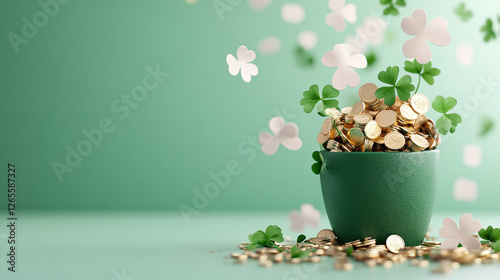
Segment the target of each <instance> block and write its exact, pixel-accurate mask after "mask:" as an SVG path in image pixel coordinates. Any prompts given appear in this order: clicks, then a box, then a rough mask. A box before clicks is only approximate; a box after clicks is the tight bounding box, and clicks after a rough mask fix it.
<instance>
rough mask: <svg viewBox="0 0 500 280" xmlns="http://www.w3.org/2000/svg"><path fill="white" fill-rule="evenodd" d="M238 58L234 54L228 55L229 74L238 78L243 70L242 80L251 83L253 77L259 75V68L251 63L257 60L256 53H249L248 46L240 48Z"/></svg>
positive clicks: (237, 53)
mask: <svg viewBox="0 0 500 280" xmlns="http://www.w3.org/2000/svg"><path fill="white" fill-rule="evenodd" d="M236 56H237V57H238V59H236V58H235V57H234V56H233V55H232V54H228V55H227V57H226V62H227V65H228V66H229V68H228V69H229V73H230V74H231V75H233V76H236V75H238V73H239V72H240V69H241V78H242V79H243V81H245V82H247V83H249V82H250V81H251V80H252V76H256V75H257V74H258V73H259V69H258V68H257V66H256V65H255V64H252V63H250V62H252V61H254V60H255V52H254V51H249V50H248V49H247V47H246V46H240V47H239V48H238V51H237V52H236Z"/></svg>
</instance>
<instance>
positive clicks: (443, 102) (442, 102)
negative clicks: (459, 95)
mask: <svg viewBox="0 0 500 280" xmlns="http://www.w3.org/2000/svg"><path fill="white" fill-rule="evenodd" d="M456 105H457V100H456V99H455V98H453V97H447V98H446V99H445V98H444V97H443V96H441V95H438V96H436V99H434V101H433V102H432V108H433V109H434V110H435V111H436V112H438V113H441V114H443V115H442V116H441V117H440V118H439V119H438V120H437V121H436V128H437V129H438V131H439V133H441V134H442V135H446V134H447V133H448V132H451V133H454V132H455V130H456V128H457V126H458V124H459V123H461V122H462V118H461V117H460V116H459V115H458V114H456V113H451V114H450V113H448V112H449V111H450V110H451V109H453V108H454V107H455V106H456Z"/></svg>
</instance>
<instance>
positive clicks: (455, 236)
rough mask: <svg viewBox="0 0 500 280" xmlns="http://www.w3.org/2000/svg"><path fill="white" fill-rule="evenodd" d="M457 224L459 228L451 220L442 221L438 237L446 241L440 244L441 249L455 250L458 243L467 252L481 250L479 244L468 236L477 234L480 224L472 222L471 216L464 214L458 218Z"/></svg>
mask: <svg viewBox="0 0 500 280" xmlns="http://www.w3.org/2000/svg"><path fill="white" fill-rule="evenodd" d="M459 224H460V228H458V226H457V223H455V221H453V220H452V219H451V218H445V219H444V220H443V227H442V228H441V229H440V230H439V236H440V237H441V238H444V239H446V240H445V241H443V242H442V243H441V249H445V250H449V249H455V248H457V246H458V243H459V242H461V243H462V246H464V247H465V248H467V249H468V250H473V249H481V242H479V240H477V239H476V238H474V237H472V236H470V235H469V234H474V233H477V232H478V230H479V229H481V222H480V221H479V220H472V215H471V214H470V213H465V214H463V215H462V217H460V221H459Z"/></svg>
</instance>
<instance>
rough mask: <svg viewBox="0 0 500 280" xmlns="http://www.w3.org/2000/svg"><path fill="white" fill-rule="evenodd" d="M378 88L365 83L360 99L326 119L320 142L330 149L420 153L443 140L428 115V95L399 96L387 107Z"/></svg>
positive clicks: (434, 146)
mask: <svg viewBox="0 0 500 280" xmlns="http://www.w3.org/2000/svg"><path fill="white" fill-rule="evenodd" d="M376 90H377V86H376V85H375V84H371V83H368V84H364V85H362V86H361V87H360V88H359V92H358V95H359V97H360V99H361V101H360V102H357V103H356V104H354V105H353V106H352V107H347V108H343V109H342V110H341V112H339V117H338V118H336V119H334V118H333V117H330V118H327V119H326V120H325V121H324V123H323V125H322V127H321V131H320V133H319V135H318V143H320V144H321V145H323V147H324V148H325V149H326V150H328V151H330V152H354V151H360V152H419V151H423V150H432V149H435V148H436V147H437V146H438V145H439V144H440V143H441V137H440V136H439V133H438V131H437V130H436V127H435V124H434V122H433V121H432V120H431V119H428V118H427V117H426V116H425V113H427V112H428V111H429V109H430V106H431V105H430V102H429V99H428V98H427V97H426V96H425V95H423V94H421V93H417V94H414V95H412V96H411V97H410V98H409V99H408V101H401V99H399V97H396V102H395V103H394V104H393V105H391V106H387V105H386V104H385V103H384V101H383V100H381V99H378V98H377V97H376V96H375V91H376Z"/></svg>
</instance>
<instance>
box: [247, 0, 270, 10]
mask: <svg viewBox="0 0 500 280" xmlns="http://www.w3.org/2000/svg"><path fill="white" fill-rule="evenodd" d="M272 2H273V0H248V5H249V6H250V7H251V8H252V9H254V10H256V11H263V10H265V9H266V8H267V6H269V5H271V3H272Z"/></svg>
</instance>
